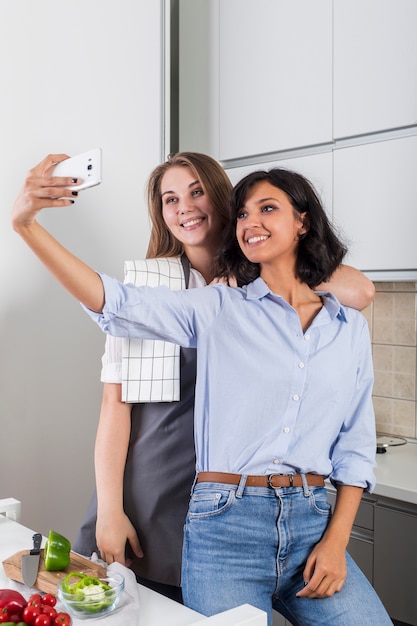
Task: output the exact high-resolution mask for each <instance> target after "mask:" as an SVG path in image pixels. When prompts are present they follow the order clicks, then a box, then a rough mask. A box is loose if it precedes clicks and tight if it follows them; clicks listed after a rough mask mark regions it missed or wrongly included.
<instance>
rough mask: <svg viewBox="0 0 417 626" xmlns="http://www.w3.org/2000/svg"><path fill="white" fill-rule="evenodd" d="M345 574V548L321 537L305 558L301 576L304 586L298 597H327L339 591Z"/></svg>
mask: <svg viewBox="0 0 417 626" xmlns="http://www.w3.org/2000/svg"><path fill="white" fill-rule="evenodd" d="M346 576H347V567H346V556H345V548H344V547H343V546H341V547H339V546H335V545H334V544H333V543H332V542H329V541H326V540H325V539H323V540H322V541H320V542H319V543H318V544H317V545H316V546H315V547H314V549H313V551H312V553H311V554H310V556H309V557H308V559H307V562H306V566H305V568H304V572H303V577H304V581H305V587H304V588H303V589H302V590H301V591H299V592H298V593H297V594H296V595H297V597H299V598H328V597H330V596H332V595H333V594H335V593H337V592H338V591H340V590H341V589H342V587H343V585H344V583H345V580H346Z"/></svg>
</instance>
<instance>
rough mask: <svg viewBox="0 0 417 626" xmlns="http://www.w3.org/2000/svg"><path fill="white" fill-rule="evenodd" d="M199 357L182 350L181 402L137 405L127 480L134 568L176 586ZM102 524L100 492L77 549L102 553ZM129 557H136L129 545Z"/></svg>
mask: <svg viewBox="0 0 417 626" xmlns="http://www.w3.org/2000/svg"><path fill="white" fill-rule="evenodd" d="M185 269H186V268H185ZM187 274H188V272H186V284H187V285H188V275H187ZM196 358H197V353H196V350H195V349H192V348H182V349H181V400H180V401H179V402H158V403H148V404H132V413H131V434H130V443H129V449H128V454H127V460H126V468H125V475H124V487H123V489H124V493H123V497H124V510H125V513H126V515H127V516H128V517H129V519H130V521H131V522H132V524H133V526H134V527H135V529H136V532H137V534H138V536H139V541H140V543H141V546H142V549H143V552H144V557H143V558H142V559H138V558H136V557H135V558H134V562H133V564H132V569H133V570H134V571H135V573H136V574H138V575H139V576H141V577H142V578H145V579H148V580H150V581H154V582H158V583H164V584H168V585H175V586H179V585H180V580H181V556H182V541H183V527H184V522H185V517H186V514H187V510H188V503H189V498H190V491H191V486H192V483H193V480H194V476H195V452H194V432H193V420H194V391H195V376H196ZM96 520H97V494H96V493H94V495H93V498H92V500H91V502H90V505H89V507H88V510H87V513H86V516H85V518H84V521H83V523H82V526H81V528H80V530H79V532H78V535H77V538H76V540H75V542H74V544H73V550H75V551H76V552H78V553H80V554H84V555H87V556H91V554H92V553H93V552H97V553H98V554H99V551H98V548H97V544H96V537H95V534H96ZM126 555H127V557H129V558H131V557H132V553H131V552H130V551H129V546H127V551H126Z"/></svg>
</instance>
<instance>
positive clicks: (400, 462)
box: [373, 440, 417, 504]
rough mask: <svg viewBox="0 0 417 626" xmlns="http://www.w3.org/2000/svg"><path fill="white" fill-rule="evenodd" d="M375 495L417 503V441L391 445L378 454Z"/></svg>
mask: <svg viewBox="0 0 417 626" xmlns="http://www.w3.org/2000/svg"><path fill="white" fill-rule="evenodd" d="M376 463H377V466H376V468H375V476H376V487H375V490H374V492H373V493H374V495H376V496H385V497H387V498H393V499H394V500H401V501H403V502H409V503H411V504H417V442H416V441H414V440H407V443H406V444H405V445H402V446H389V447H388V449H387V452H386V453H385V454H377V455H376Z"/></svg>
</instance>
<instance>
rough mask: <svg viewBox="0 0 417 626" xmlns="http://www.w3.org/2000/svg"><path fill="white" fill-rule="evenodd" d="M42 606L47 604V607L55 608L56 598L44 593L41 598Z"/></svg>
mask: <svg viewBox="0 0 417 626" xmlns="http://www.w3.org/2000/svg"><path fill="white" fill-rule="evenodd" d="M42 604H47V605H48V606H55V604H56V597H55V596H54V595H53V594H52V593H46V594H45V595H44V596H43V598H42Z"/></svg>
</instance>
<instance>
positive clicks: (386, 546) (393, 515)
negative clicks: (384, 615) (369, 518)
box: [374, 504, 417, 626]
mask: <svg viewBox="0 0 417 626" xmlns="http://www.w3.org/2000/svg"><path fill="white" fill-rule="evenodd" d="M413 508H414V512H411V511H410V512H408V511H404V510H400V509H395V508H391V507H385V506H383V505H379V504H378V505H377V506H376V507H375V530H374V587H375V590H376V592H377V593H378V595H379V596H380V598H381V600H382V601H383V603H384V605H385V608H386V609H387V611H388V613H389V614H390V616H391V617H392V618H394V619H397V620H400V621H402V622H405V623H406V624H412V625H413V626H416V625H417V594H416V581H417V542H416V537H417V507H413Z"/></svg>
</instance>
